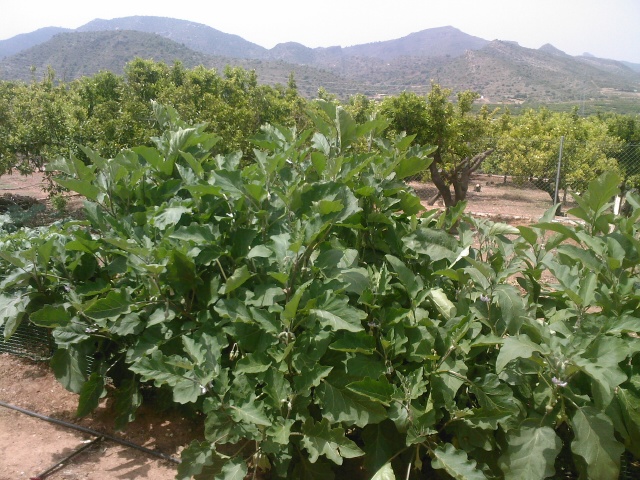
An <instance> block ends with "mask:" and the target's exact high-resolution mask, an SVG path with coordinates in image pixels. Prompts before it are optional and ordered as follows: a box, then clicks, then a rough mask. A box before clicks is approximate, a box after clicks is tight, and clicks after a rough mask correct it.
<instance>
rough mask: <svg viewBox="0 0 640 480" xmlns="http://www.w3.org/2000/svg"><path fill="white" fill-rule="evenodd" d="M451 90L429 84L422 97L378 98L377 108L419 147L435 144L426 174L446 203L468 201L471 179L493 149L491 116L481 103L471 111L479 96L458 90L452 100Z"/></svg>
mask: <svg viewBox="0 0 640 480" xmlns="http://www.w3.org/2000/svg"><path fill="white" fill-rule="evenodd" d="M451 93H452V92H451V90H448V89H444V88H442V87H441V86H440V85H438V84H436V83H432V85H431V92H430V93H429V94H428V95H427V96H426V97H420V96H418V95H416V94H413V93H407V92H403V93H401V94H400V95H398V96H397V97H389V98H388V99H385V100H384V101H383V102H382V105H381V107H380V110H381V112H382V113H383V114H384V115H386V116H387V117H388V118H389V119H390V122H391V127H392V128H393V129H394V130H395V131H396V132H406V133H407V134H410V135H414V136H415V138H416V141H417V142H418V143H420V144H422V145H434V146H435V147H437V148H435V149H434V151H433V162H432V163H431V165H430V168H429V176H430V178H431V181H433V184H434V185H435V186H436V188H437V189H438V192H439V195H440V196H441V197H442V199H443V201H444V204H445V206H447V207H453V206H455V205H457V204H459V203H461V202H463V201H464V200H465V199H466V196H467V191H468V189H469V182H470V177H471V174H472V173H473V172H475V171H476V170H478V169H479V168H480V167H481V165H482V163H483V161H484V160H485V158H486V157H487V156H488V155H490V154H491V153H492V151H493V150H492V148H491V146H490V145H489V141H488V139H489V138H490V137H491V130H492V122H491V120H492V116H493V115H492V114H491V113H490V112H489V111H488V110H486V109H485V108H484V107H483V108H481V109H480V112H478V113H474V112H472V105H473V102H474V101H475V100H476V99H477V98H478V97H479V95H478V94H476V93H474V92H472V91H464V92H459V93H458V94H457V99H456V100H457V101H456V102H455V103H454V102H452V101H451V100H450V97H451Z"/></svg>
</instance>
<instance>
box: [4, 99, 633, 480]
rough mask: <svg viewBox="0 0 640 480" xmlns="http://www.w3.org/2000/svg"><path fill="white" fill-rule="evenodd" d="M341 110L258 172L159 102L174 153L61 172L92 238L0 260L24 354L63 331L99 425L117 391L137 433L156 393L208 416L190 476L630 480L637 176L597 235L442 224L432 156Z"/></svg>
mask: <svg viewBox="0 0 640 480" xmlns="http://www.w3.org/2000/svg"><path fill="white" fill-rule="evenodd" d="M317 107H318V108H317V109H316V110H315V111H314V112H315V113H312V118H313V122H314V126H315V127H314V129H311V130H308V131H303V132H300V133H298V132H296V131H295V129H289V128H283V127H278V126H268V125H267V126H265V127H263V129H262V132H261V134H260V135H258V136H257V137H255V138H253V140H252V141H253V144H254V145H255V149H254V152H253V159H254V161H252V162H248V161H247V158H243V156H242V155H241V154H227V155H217V156H213V155H211V154H210V151H211V148H212V147H213V146H214V145H215V143H216V142H217V141H218V137H216V136H215V135H213V134H210V133H206V132H205V129H204V126H203V125H196V126H190V125H187V124H186V123H184V122H182V121H181V120H180V119H179V118H178V117H177V115H176V113H175V111H173V110H172V109H171V108H163V107H160V106H158V105H155V106H154V112H155V115H156V118H157V121H158V123H159V124H160V125H161V126H162V127H163V128H164V133H163V134H162V136H159V137H157V138H154V139H153V143H154V145H155V146H154V147H137V148H133V149H131V150H125V151H123V152H121V153H120V154H118V155H117V156H116V157H114V158H112V159H104V158H102V157H100V156H99V155H98V154H96V153H95V152H93V151H91V150H89V149H85V150H84V153H85V155H86V156H87V158H89V159H90V162H89V163H88V164H85V163H84V162H82V161H80V160H79V159H77V158H74V157H71V158H70V159H68V160H64V161H60V162H58V163H56V164H55V165H54V166H53V167H52V168H54V169H56V170H58V171H59V172H61V173H62V176H61V177H60V178H59V179H58V180H57V181H58V182H59V184H60V185H61V186H63V187H65V188H67V189H69V190H72V191H75V192H77V193H80V194H81V195H84V196H85V197H86V198H87V202H86V204H85V213H86V218H87V220H86V221H77V222H72V223H67V224H64V225H63V226H55V227H52V228H51V229H48V230H44V231H41V232H39V233H38V234H36V235H34V236H33V237H29V239H28V241H25V240H24V239H23V240H18V239H17V238H16V240H15V241H14V243H12V244H11V248H8V249H6V250H0V259H1V260H0V262H1V263H0V268H1V270H0V271H3V272H4V274H3V280H2V283H1V286H2V292H3V293H2V294H0V322H2V323H4V325H5V332H6V334H7V335H10V334H11V333H12V331H14V330H15V328H17V325H18V324H19V323H20V322H21V321H27V320H28V321H31V322H34V323H36V324H38V325H41V326H48V327H51V328H54V336H55V338H56V342H57V344H58V350H57V353H56V354H55V357H54V358H53V361H52V365H53V368H54V371H55V373H56V375H57V376H58V378H59V379H60V380H61V382H62V383H63V384H64V385H65V386H66V387H67V388H68V389H70V390H72V391H75V392H77V393H79V407H78V414H80V415H84V414H87V413H89V412H90V411H92V410H93V409H94V408H95V407H96V406H97V405H98V402H99V400H100V398H102V397H103V396H104V395H105V394H107V389H106V383H107V378H111V379H113V384H114V385H115V387H116V390H115V393H114V395H115V408H116V412H115V414H116V419H117V424H118V425H119V426H121V427H122V426H124V425H125V424H126V423H127V422H128V421H130V420H131V419H132V418H134V416H135V411H136V408H137V407H138V406H139V405H140V403H141V401H142V396H141V393H140V391H141V390H140V387H141V386H142V385H153V386H154V388H157V389H163V390H167V391H169V392H170V393H171V395H172V398H173V400H174V401H175V402H176V403H178V404H185V405H190V406H192V407H193V408H195V409H196V410H198V411H200V412H202V414H203V415H204V417H203V418H204V422H205V433H204V439H198V440H195V441H194V442H193V443H192V444H191V445H190V446H189V447H188V448H186V449H185V450H184V452H183V454H182V463H181V465H180V467H179V469H178V475H177V478H179V479H188V478H196V479H198V478H202V479H204V478H225V479H234V478H244V477H245V476H246V475H247V474H251V475H254V476H257V475H258V474H259V475H262V476H263V477H267V478H333V477H334V476H335V475H341V473H342V472H343V471H344V470H342V469H345V468H347V467H349V466H351V467H352V466H353V465H354V464H356V465H358V471H359V472H361V473H362V475H363V477H364V478H376V479H382V478H389V479H390V478H396V477H401V478H410V477H411V476H412V475H413V476H414V477H415V476H417V475H425V476H426V475H432V476H433V475H436V474H437V475H440V476H442V477H443V478H447V477H453V478H459V479H479V478H522V479H541V478H545V477H548V476H552V475H553V474H554V472H556V470H557V468H562V467H566V468H570V469H575V470H577V471H578V472H580V473H581V474H582V475H583V476H584V477H586V478H615V477H616V476H617V475H618V472H619V466H620V456H621V454H622V452H623V451H625V450H628V451H630V452H632V453H635V451H636V449H637V445H638V442H637V441H636V439H637V435H638V431H640V430H638V429H639V426H638V422H637V418H638V409H639V408H640V401H639V399H640V392H639V391H638V387H637V384H638V380H637V377H638V373H637V371H636V367H635V365H634V360H635V358H636V353H637V351H638V341H637V335H636V333H637V332H638V328H639V327H638V325H640V321H639V319H638V318H637V312H638V300H639V298H640V297H639V295H638V271H637V265H638V258H639V256H640V251H639V249H638V247H639V245H640V244H639V239H638V229H637V227H638V222H637V219H638V217H639V216H640V209H636V210H634V211H633V213H632V214H631V216H629V217H625V218H616V217H613V215H612V214H611V213H609V199H610V197H611V195H612V194H613V193H615V191H616V185H617V182H618V178H617V177H616V176H615V175H607V176H604V177H601V178H600V179H598V180H597V181H595V182H593V184H592V185H591V186H590V188H589V190H588V192H587V193H586V194H585V195H583V196H582V197H579V198H577V199H576V201H577V202H578V204H579V207H578V208H576V209H575V210H574V211H572V212H570V213H573V215H575V216H576V217H578V218H579V219H580V220H581V223H578V224H576V225H573V226H570V225H569V226H567V225H561V224H557V223H553V222H551V219H552V218H553V216H552V212H550V213H549V214H548V215H547V216H546V217H545V218H543V219H542V220H541V222H540V223H538V224H535V225H532V226H528V227H518V228H515V227H512V226H510V225H506V224H501V223H492V222H487V221H483V220H474V219H473V218H469V217H467V216H465V214H464V205H463V204H459V205H457V206H456V207H454V208H450V209H448V211H447V212H444V213H440V212H437V211H424V209H423V207H422V206H421V204H420V200H419V198H418V197H417V196H416V195H415V194H414V193H413V192H412V191H411V189H410V188H408V187H407V185H406V184H405V183H404V182H403V180H402V179H403V178H405V177H408V176H411V175H414V174H416V173H417V172H420V171H423V170H424V169H425V168H427V167H428V166H429V164H430V161H431V160H430V158H429V155H430V154H431V153H432V152H433V149H432V148H431V147H421V146H417V145H413V144H412V141H413V138H412V137H406V136H403V135H400V136H397V137H395V138H393V139H391V140H389V139H385V138H384V137H383V136H382V135H381V133H382V131H383V130H384V128H385V127H386V126H387V122H386V121H385V120H384V119H382V118H374V119H372V120H370V121H367V122H365V123H362V124H358V123H356V122H355V121H354V120H353V118H352V117H351V115H349V114H348V113H347V112H346V111H345V110H344V109H342V108H341V107H339V106H336V105H334V104H332V103H328V102H320V103H318V104H317ZM628 201H629V202H630V204H632V205H633V206H634V207H638V206H640V204H639V203H638V199H637V198H636V197H634V196H632V195H628ZM454 225H455V226H456V234H455V235H453V234H451V233H449V232H450V231H451V227H453V226H454ZM89 357H93V358H94V359H95V360H94V366H93V369H92V370H91V371H89V368H88V366H87V359H88V358H89ZM562 459H568V463H569V465H561V464H559V462H560V461H561V460H562Z"/></svg>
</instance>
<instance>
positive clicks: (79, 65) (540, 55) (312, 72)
mask: <svg viewBox="0 0 640 480" xmlns="http://www.w3.org/2000/svg"><path fill="white" fill-rule="evenodd" d="M136 57H141V58H150V59H153V60H156V61H163V62H165V63H167V64H172V63H173V62H175V61H176V60H180V61H181V62H182V63H183V64H184V65H185V66H186V67H193V66H196V65H204V66H206V67H209V68H216V69H218V70H219V71H222V70H223V69H224V68H225V66H227V65H232V66H241V67H243V68H247V69H254V70H255V71H256V73H257V75H258V79H259V81H260V82H262V83H268V84H275V83H281V84H286V82H287V79H288V77H289V75H290V74H291V72H293V73H294V75H295V79H296V83H297V85H298V89H299V91H300V93H301V94H302V95H305V96H308V97H313V96H315V95H316V94H317V91H318V88H320V87H323V88H324V89H325V90H326V91H327V92H330V93H334V94H336V95H337V96H338V97H339V98H341V99H346V98H348V97H349V95H352V94H355V93H363V94H365V95H368V96H371V97H378V98H379V97H382V96H384V95H390V94H397V93H399V92H401V91H413V92H416V93H420V94H425V93H427V92H428V90H429V89H430V85H431V82H432V81H436V82H438V83H440V84H441V85H442V86H445V87H447V88H451V89H453V90H454V91H459V90H466V89H471V90H474V91H476V92H478V93H479V94H480V95H481V96H482V97H481V99H480V102H484V103H487V104H495V105H504V104H508V105H510V106H511V107H512V108H516V109H517V108H518V106H538V105H541V104H546V105H555V106H556V107H558V108H563V107H565V108H570V107H571V106H575V105H578V106H580V107H581V109H582V110H583V111H584V110H585V108H586V109H589V110H615V111H621V112H625V113H629V112H633V113H640V93H639V92H640V64H633V63H629V62H619V61H614V60H608V59H602V58H596V57H594V56H592V55H589V54H585V55H582V56H571V55H568V54H566V53H564V52H562V51H561V50H559V49H557V48H555V47H554V46H552V45H549V44H547V45H544V46H542V47H541V48H539V49H530V48H525V47H522V46H520V45H518V44H517V43H515V42H510V41H501V40H493V41H489V40H485V39H482V38H478V37H474V36H471V35H468V34H466V33H464V32H462V31H460V30H458V29H456V28H454V27H451V26H446V27H439V28H431V29H427V30H423V31H420V32H415V33H411V34H410V35H407V36H405V37H402V38H398V39H395V40H389V41H382V42H374V43H367V44H362V45H354V46H349V47H340V46H335V47H319V48H309V47H306V46H304V45H302V44H299V43H295V42H287V43H281V44H278V45H276V46H275V47H273V48H271V49H266V48H264V47H261V46H260V45H257V44H255V43H252V42H249V41H247V40H245V39H243V38H242V37H240V36H238V35H232V34H228V33H224V32H221V31H219V30H216V29H214V28H211V27H208V26H206V25H203V24H199V23H195V22H190V21H186V20H177V19H172V18H165V17H153V16H134V17H124V18H117V19H112V20H101V19H96V20H93V21H91V22H89V23H87V24H86V25H83V26H81V27H79V28H77V29H75V30H70V29H63V28H57V27H47V28H43V29H40V30H36V31H34V32H31V33H25V34H21V35H17V36H15V37H12V38H10V39H7V40H2V41H0V79H1V80H23V81H30V80H31V79H34V78H36V79H37V78H38V76H41V75H42V74H43V72H44V71H46V69H47V68H48V67H51V68H53V70H54V71H55V72H56V76H57V78H60V79H63V80H66V81H69V80H73V79H76V78H79V77H81V76H85V75H92V74H94V73H96V72H98V71H100V70H110V71H113V72H114V73H119V74H120V73H122V72H123V67H124V66H125V64H126V63H127V62H128V61H130V60H132V59H134V58H136ZM34 67H35V73H34Z"/></svg>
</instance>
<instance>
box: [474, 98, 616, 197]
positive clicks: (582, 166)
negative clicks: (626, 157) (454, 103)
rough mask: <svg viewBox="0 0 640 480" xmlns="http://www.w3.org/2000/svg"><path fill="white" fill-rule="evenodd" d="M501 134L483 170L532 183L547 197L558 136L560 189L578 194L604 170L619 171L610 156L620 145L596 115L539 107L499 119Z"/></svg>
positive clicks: (553, 174)
mask: <svg viewBox="0 0 640 480" xmlns="http://www.w3.org/2000/svg"><path fill="white" fill-rule="evenodd" d="M501 130H502V133H501V134H500V137H499V141H498V145H497V151H496V153H495V155H494V156H493V157H492V158H491V159H490V160H489V163H488V164H487V165H486V167H487V171H489V172H494V173H504V174H509V175H512V176H514V177H516V178H519V179H521V180H523V179H525V180H528V181H533V182H534V184H535V185H536V186H537V187H538V188H540V189H542V190H544V191H546V192H547V193H549V195H550V196H551V198H552V199H553V195H554V192H555V181H556V170H557V167H558V157H559V149H560V139H561V137H564V141H563V148H562V170H561V175H560V187H561V188H562V189H568V190H571V191H574V192H583V191H585V190H586V188H587V184H588V183H589V182H590V181H591V180H593V179H594V178H596V177H597V176H598V175H600V174H602V173H603V172H605V171H615V172H618V171H620V166H619V163H618V161H616V159H615V158H614V153H615V152H616V151H617V150H619V149H620V148H621V142H620V140H619V138H618V137H615V136H613V135H611V134H610V133H609V131H608V128H607V125H606V123H605V122H604V121H602V120H600V119H599V118H597V117H588V118H583V117H579V116H578V115H577V113H576V111H575V110H574V111H573V112H568V113H557V112H551V111H549V110H548V109H546V108H541V109H539V110H527V111H526V112H524V113H523V114H522V115H519V116H513V117H512V116H510V115H507V116H505V117H503V118H502V119H501Z"/></svg>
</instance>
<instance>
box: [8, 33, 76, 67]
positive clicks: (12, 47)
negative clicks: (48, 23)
mask: <svg viewBox="0 0 640 480" xmlns="http://www.w3.org/2000/svg"><path fill="white" fill-rule="evenodd" d="M69 31H71V30H70V29H68V28H60V27H45V28H41V29H39V30H36V31H35V32H31V33H21V34H20V35H16V36H15V37H11V38H8V39H7V40H0V60H2V59H3V58H5V57H8V56H10V55H15V54H16V53H19V52H21V51H23V50H27V49H28V48H31V47H34V46H36V45H39V44H41V43H44V42H46V41H48V40H50V39H51V37H53V36H54V35H57V34H58V33H62V32H69Z"/></svg>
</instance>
